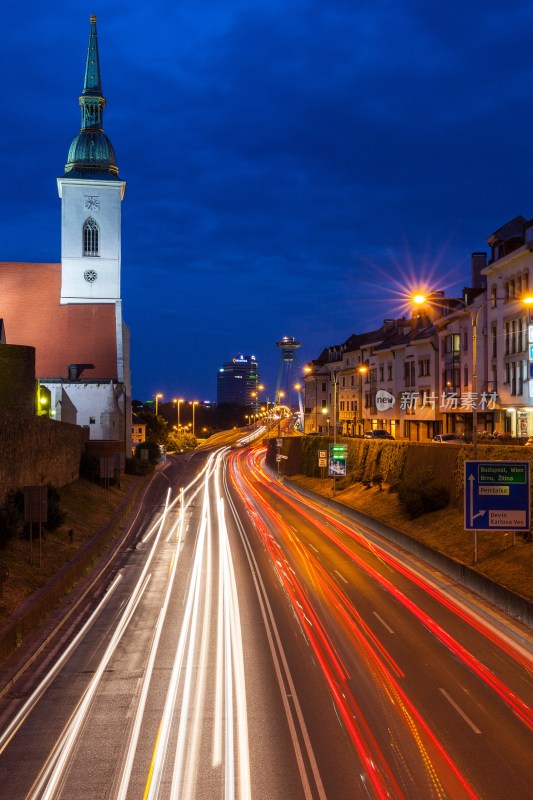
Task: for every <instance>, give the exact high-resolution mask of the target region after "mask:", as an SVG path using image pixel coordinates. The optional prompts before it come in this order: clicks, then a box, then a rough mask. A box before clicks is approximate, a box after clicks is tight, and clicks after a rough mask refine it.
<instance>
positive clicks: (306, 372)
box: [304, 365, 318, 433]
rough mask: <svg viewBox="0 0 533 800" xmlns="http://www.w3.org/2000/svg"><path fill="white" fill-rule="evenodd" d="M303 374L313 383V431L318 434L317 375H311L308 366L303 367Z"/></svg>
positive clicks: (311, 369)
mask: <svg viewBox="0 0 533 800" xmlns="http://www.w3.org/2000/svg"><path fill="white" fill-rule="evenodd" d="M304 372H305V374H306V375H309V377H311V378H312V379H313V381H314V382H315V431H316V433H318V375H313V374H312V372H313V367H311V366H310V365H308V366H307V367H304Z"/></svg>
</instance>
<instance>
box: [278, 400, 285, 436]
mask: <svg viewBox="0 0 533 800" xmlns="http://www.w3.org/2000/svg"><path fill="white" fill-rule="evenodd" d="M283 397H285V392H278V439H279V438H280V436H281V400H282V398H283Z"/></svg>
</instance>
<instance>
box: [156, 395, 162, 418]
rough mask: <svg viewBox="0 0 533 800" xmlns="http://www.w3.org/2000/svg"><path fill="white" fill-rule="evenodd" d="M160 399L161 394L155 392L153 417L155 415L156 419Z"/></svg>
mask: <svg viewBox="0 0 533 800" xmlns="http://www.w3.org/2000/svg"><path fill="white" fill-rule="evenodd" d="M160 397H163V395H162V394H161V392H157V394H156V396H155V415H156V417H157V415H158V414H159V398H160Z"/></svg>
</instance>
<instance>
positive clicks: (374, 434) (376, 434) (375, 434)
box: [363, 428, 394, 439]
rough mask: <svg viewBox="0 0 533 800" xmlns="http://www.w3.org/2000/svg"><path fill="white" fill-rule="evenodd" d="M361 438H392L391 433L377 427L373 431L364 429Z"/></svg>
mask: <svg viewBox="0 0 533 800" xmlns="http://www.w3.org/2000/svg"><path fill="white" fill-rule="evenodd" d="M363 439H394V436H393V435H392V433H389V432H388V431H384V430H383V429H382V428H378V429H376V430H375V431H365V433H364V436H363Z"/></svg>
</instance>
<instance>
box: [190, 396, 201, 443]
mask: <svg viewBox="0 0 533 800" xmlns="http://www.w3.org/2000/svg"><path fill="white" fill-rule="evenodd" d="M198 403H199V400H191V401H190V405H191V406H192V435H193V436H194V435H195V434H194V410H195V406H197V405H198Z"/></svg>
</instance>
